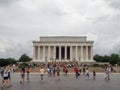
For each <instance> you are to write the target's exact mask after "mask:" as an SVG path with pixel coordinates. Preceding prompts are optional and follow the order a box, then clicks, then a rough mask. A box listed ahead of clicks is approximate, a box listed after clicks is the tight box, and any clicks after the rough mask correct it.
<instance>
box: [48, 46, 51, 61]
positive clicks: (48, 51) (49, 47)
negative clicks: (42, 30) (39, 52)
mask: <svg viewBox="0 0 120 90" xmlns="http://www.w3.org/2000/svg"><path fill="white" fill-rule="evenodd" d="M50 49H51V48H50V46H48V60H50Z"/></svg>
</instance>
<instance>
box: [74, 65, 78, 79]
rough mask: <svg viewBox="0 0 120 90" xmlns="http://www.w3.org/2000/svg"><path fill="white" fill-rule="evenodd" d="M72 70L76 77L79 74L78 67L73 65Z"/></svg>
mask: <svg viewBox="0 0 120 90" xmlns="http://www.w3.org/2000/svg"><path fill="white" fill-rule="evenodd" d="M74 72H75V76H76V78H78V76H79V73H78V72H79V69H78V67H77V66H75V68H74Z"/></svg>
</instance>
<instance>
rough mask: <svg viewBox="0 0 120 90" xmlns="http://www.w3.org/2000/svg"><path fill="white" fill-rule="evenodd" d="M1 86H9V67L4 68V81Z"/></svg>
mask: <svg viewBox="0 0 120 90" xmlns="http://www.w3.org/2000/svg"><path fill="white" fill-rule="evenodd" d="M1 87H8V69H7V68H5V69H4V74H3V81H2V85H1Z"/></svg>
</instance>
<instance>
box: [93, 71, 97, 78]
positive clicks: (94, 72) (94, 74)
mask: <svg viewBox="0 0 120 90" xmlns="http://www.w3.org/2000/svg"><path fill="white" fill-rule="evenodd" d="M93 79H96V71H95V70H93Z"/></svg>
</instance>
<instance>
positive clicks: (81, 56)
mask: <svg viewBox="0 0 120 90" xmlns="http://www.w3.org/2000/svg"><path fill="white" fill-rule="evenodd" d="M80 54H81V55H80V58H81V61H83V46H81V49H80Z"/></svg>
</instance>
